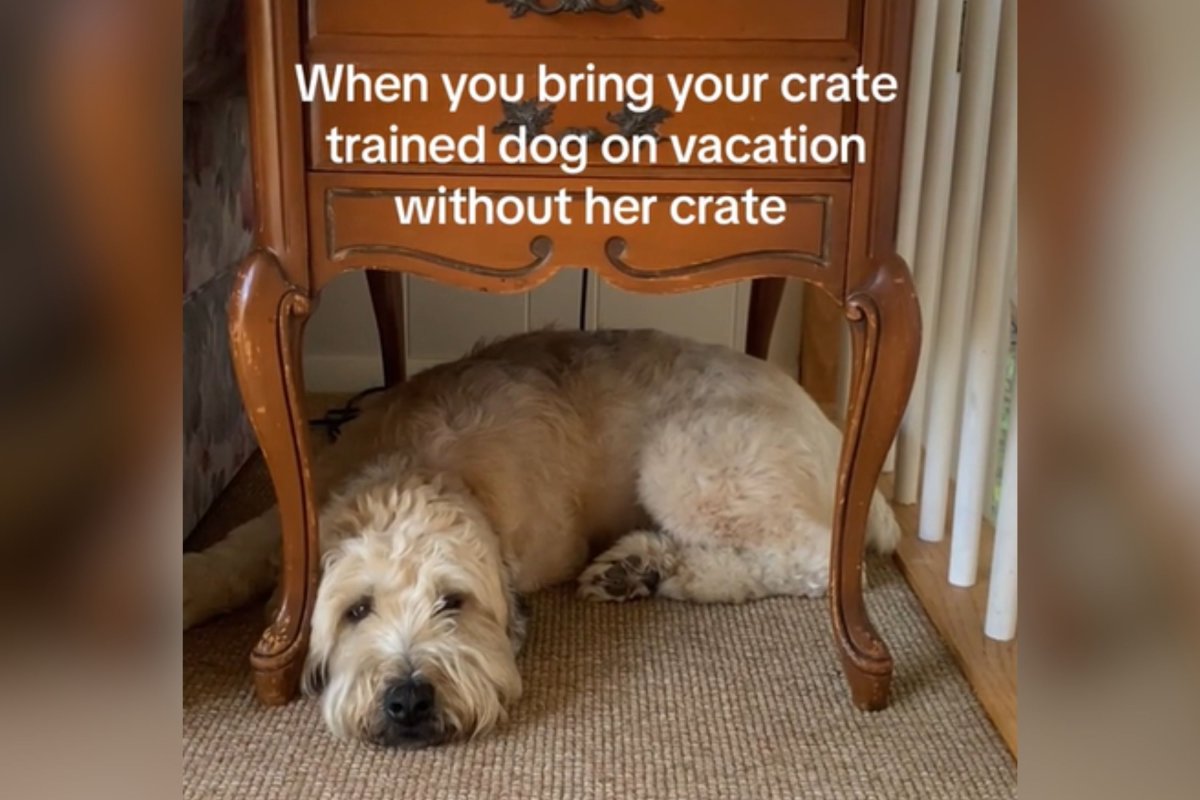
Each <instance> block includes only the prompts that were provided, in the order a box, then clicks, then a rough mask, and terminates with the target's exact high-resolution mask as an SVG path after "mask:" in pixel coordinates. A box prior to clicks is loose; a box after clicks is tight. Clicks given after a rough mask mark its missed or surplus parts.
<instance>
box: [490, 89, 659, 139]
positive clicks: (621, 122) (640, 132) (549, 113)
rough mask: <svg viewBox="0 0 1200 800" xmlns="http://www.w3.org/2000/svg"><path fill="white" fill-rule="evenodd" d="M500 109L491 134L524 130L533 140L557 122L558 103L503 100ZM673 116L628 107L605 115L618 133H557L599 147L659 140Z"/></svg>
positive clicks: (655, 109) (653, 109)
mask: <svg viewBox="0 0 1200 800" xmlns="http://www.w3.org/2000/svg"><path fill="white" fill-rule="evenodd" d="M500 106H501V108H503V109H504V119H502V120H501V121H500V122H498V123H497V124H496V125H494V126H492V133H516V132H518V131H522V130H523V131H525V135H526V136H528V137H533V136H537V135H538V134H542V133H545V132H546V128H547V127H548V126H549V125H550V123H551V122H553V121H554V109H555V108H557V106H558V104H557V103H544V104H539V103H538V102H537V101H536V100H522V101H521V102H519V103H510V102H508V101H501V102H500ZM670 116H671V112H670V111H667V110H666V109H665V108H663V107H662V106H651V107H650V108H648V109H646V110H645V111H634V110H633V109H631V108H630V107H629V106H628V105H626V106H625V107H623V108H622V109H621V110H620V111H615V112H609V113H608V114H607V115H605V118H606V119H607V120H608V121H609V122H611V123H612V124H613V125H616V126H617V130H616V131H615V132H613V133H608V134H606V133H604V132H603V131H601V130H600V129H599V128H597V127H594V126H588V127H586V128H567V129H566V130H564V131H563V132H562V133H560V134H558V138H560V139H561V138H562V137H564V136H568V135H576V136H579V135H582V136H584V137H586V138H587V140H588V143H589V144H596V143H598V142H600V141H602V140H603V139H604V138H605V137H606V136H623V137H625V138H627V139H629V138H633V137H634V136H656V137H657V136H658V135H659V134H658V126H659V125H661V124H662V123H663V122H664V121H665V120H666V119H667V118H668V117H670ZM659 138H661V137H659Z"/></svg>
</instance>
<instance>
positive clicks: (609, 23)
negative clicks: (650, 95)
mask: <svg viewBox="0 0 1200 800" xmlns="http://www.w3.org/2000/svg"><path fill="white" fill-rule="evenodd" d="M860 12H861V0H754V2H741V0H656V1H655V2H651V0H451V2H436V1H435V0H311V2H310V3H309V32H310V33H311V34H315V35H376V36H486V37H502V38H506V39H512V38H537V37H546V38H555V39H563V38H581V39H585V38H586V39H595V38H600V39H677V40H685V39H719V40H727V41H753V40H779V41H806V40H810V41H843V40H847V39H851V38H854V35H853V33H852V31H853V30H854V26H855V22H856V20H857V19H858V16H859V14H860Z"/></svg>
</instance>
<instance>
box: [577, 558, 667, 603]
mask: <svg viewBox="0 0 1200 800" xmlns="http://www.w3.org/2000/svg"><path fill="white" fill-rule="evenodd" d="M660 580H662V576H661V575H659V573H658V570H656V569H654V568H653V567H650V566H648V565H647V564H646V563H645V560H644V559H643V558H642V557H641V556H639V555H637V554H633V555H629V556H626V557H625V558H623V559H621V560H619V561H600V560H597V561H594V562H593V563H592V565H591V566H589V567H588V568H587V569H586V570H584V571H583V574H582V575H580V576H579V596H580V597H583V598H586V599H588V600H597V601H601V602H610V603H614V602H615V603H619V602H623V601H625V600H636V599H638V598H639V597H650V596H651V595H653V594H654V592H655V591H656V590H657V589H658V584H659V581H660Z"/></svg>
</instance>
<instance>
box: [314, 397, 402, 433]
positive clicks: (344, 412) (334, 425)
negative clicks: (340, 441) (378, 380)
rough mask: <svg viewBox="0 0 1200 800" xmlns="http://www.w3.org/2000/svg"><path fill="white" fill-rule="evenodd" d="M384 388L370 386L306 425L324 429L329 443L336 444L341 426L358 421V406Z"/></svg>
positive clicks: (359, 412)
mask: <svg viewBox="0 0 1200 800" xmlns="http://www.w3.org/2000/svg"><path fill="white" fill-rule="evenodd" d="M386 388H387V387H386V386H372V387H371V388H370V389H364V390H363V391H361V392H359V393H358V394H356V395H354V396H353V397H351V398H350V399H349V400H347V401H346V402H345V403H344V404H343V405H340V406H338V407H337V408H331V409H329V410H328V411H326V412H325V416H323V417H317V418H316V419H310V420H309V421H308V424H309V425H311V426H312V427H314V428H324V429H325V433H326V434H327V435H328V436H329V441H331V442H336V441H337V438H338V436H340V435H341V433H342V426H343V425H345V424H346V423H347V422H351V421H353V420H355V419H358V415H359V414H361V413H362V409H361V408H359V406H358V404H359V403H361V402H362V401H363V400H364V399H365V398H367V397H369V396H371V395H373V394H376V393H378V392H382V391H383V390H384V389H386Z"/></svg>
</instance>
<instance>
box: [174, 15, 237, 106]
mask: <svg viewBox="0 0 1200 800" xmlns="http://www.w3.org/2000/svg"><path fill="white" fill-rule="evenodd" d="M244 4H245V0H184V4H183V20H184V22H183V97H184V99H185V100H196V99H199V98H203V97H205V96H207V95H210V94H212V93H214V92H220V91H223V90H225V89H226V88H227V87H228V86H230V85H231V84H235V83H237V82H238V81H239V80H240V78H241V76H242V74H243V65H244V62H245V56H246V42H245V38H244V34H243V31H244V26H243V16H242V14H243V11H244V9H243V6H244Z"/></svg>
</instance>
